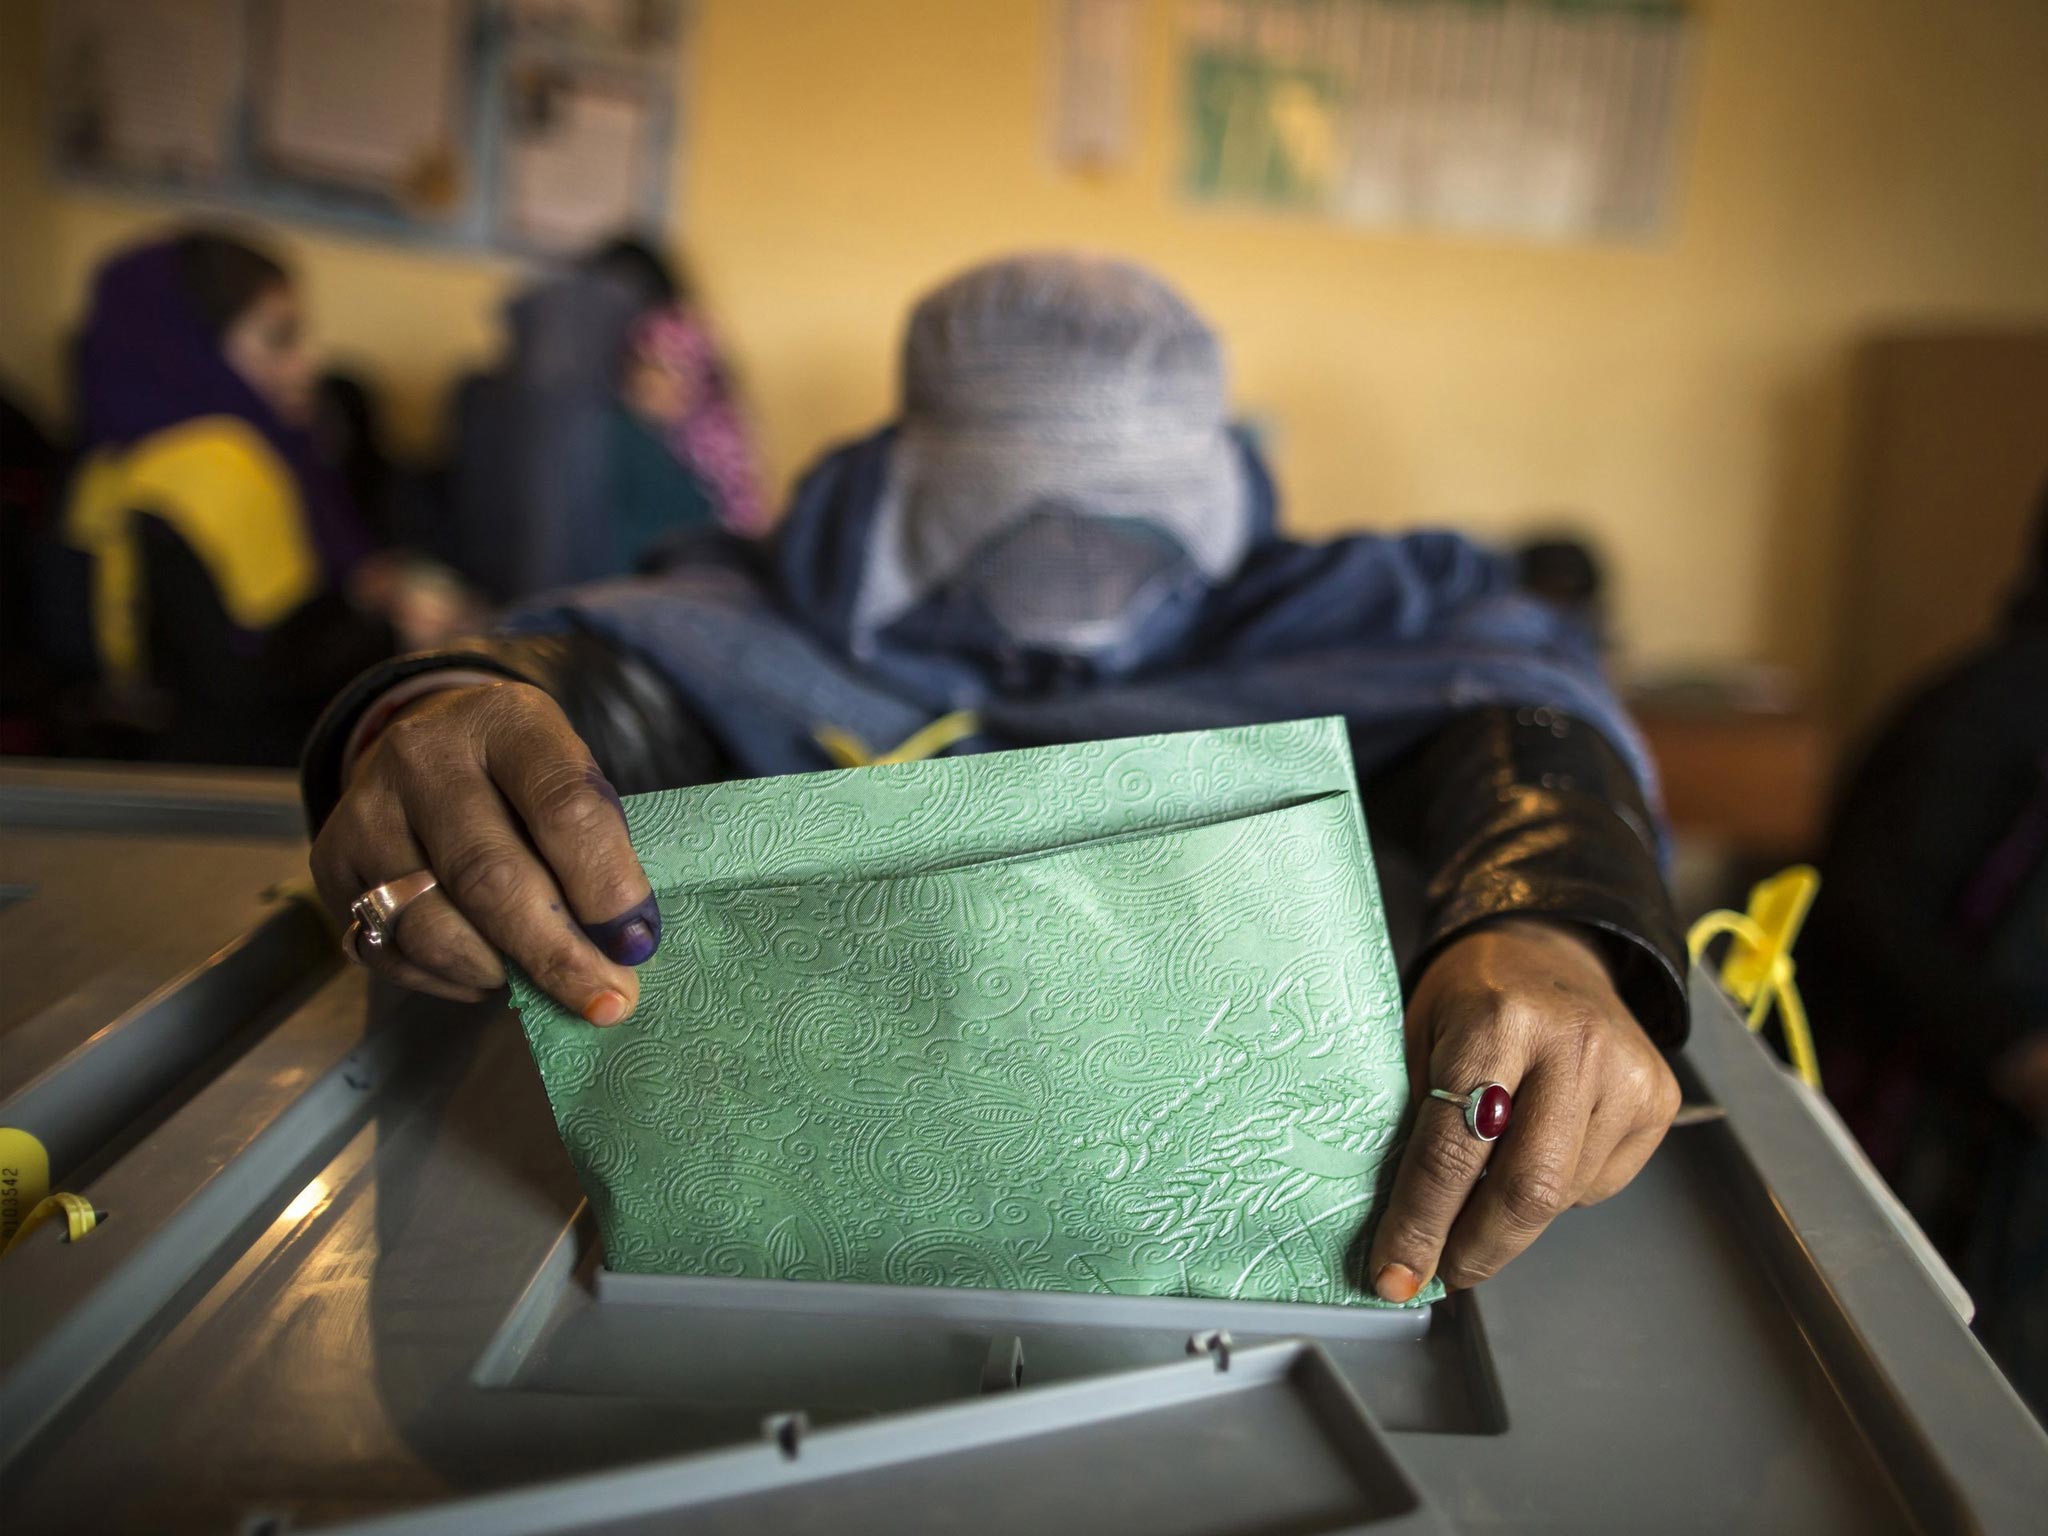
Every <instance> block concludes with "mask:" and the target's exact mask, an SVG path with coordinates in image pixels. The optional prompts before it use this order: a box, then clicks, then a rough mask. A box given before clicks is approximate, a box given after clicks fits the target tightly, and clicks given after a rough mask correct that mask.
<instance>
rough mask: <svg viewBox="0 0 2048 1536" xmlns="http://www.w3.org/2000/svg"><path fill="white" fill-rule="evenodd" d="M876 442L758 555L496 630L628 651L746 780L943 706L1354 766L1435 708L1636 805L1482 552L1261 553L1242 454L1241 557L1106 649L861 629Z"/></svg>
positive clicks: (1009, 739)
mask: <svg viewBox="0 0 2048 1536" xmlns="http://www.w3.org/2000/svg"><path fill="white" fill-rule="evenodd" d="M893 436H894V433H893V430H892V429H885V430H884V431H882V432H879V433H877V434H875V435H874V436H872V437H869V438H866V439H863V440H861V441H859V442H855V443H852V444H850V445H847V446H844V447H842V448H839V449H837V450H836V451H834V452H832V453H830V454H828V455H827V456H826V457H825V458H824V459H823V461H822V462H820V463H819V464H818V465H817V466H816V467H815V468H813V469H812V470H811V472H810V473H809V474H808V475H806V476H805V478H804V480H803V482H802V483H801V485H800V486H799V487H798V489H797V493H796V496H795V499H794V502H793V504H792V506H791V508H790V510H789V513H788V515H787V517H786V518H785V519H784V520H783V523H782V525H781V527H780V529H779V530H778V532H777V535H776V537H775V538H774V540H773V541H772V542H771V543H770V544H769V545H767V546H765V547H764V546H760V545H750V544H747V543H745V542H743V541H740V540H736V539H730V538H725V537H722V536H719V535H715V534H713V535H707V536H705V537H703V538H701V539H700V540H698V541H697V542H694V543H692V544H690V545H688V546H685V547H684V548H682V549H681V550H679V551H678V552H677V554H676V557H675V559H674V561H673V563H672V564H671V565H670V566H669V567H668V568H667V569H666V570H664V571H663V572H662V573H661V574H659V575H654V576H644V577H636V578H633V579H629V580H622V581H612V582H605V583H600V584H597V585H593V586H586V587H580V588H577V589H574V590H572V591H568V592H565V593H557V594H554V595H552V596H549V597H546V598H542V599H539V600H537V601H536V602H534V603H533V604H531V605H529V606H527V607H525V608H523V609H520V610H517V611H515V612H514V613H513V614H512V615H510V616H509V618H508V620H507V622H506V627H507V628H508V629H509V630H511V631H513V632H521V631H524V632H535V631H542V632H559V631H562V630H564V629H570V628H581V629H584V630H587V631H589V632H591V633H594V634H596V635H599V636H601V637H603V638H605V639H607V640H609V641H611V642H613V643H614V644H617V645H620V646H623V647H625V648H627V649H629V650H631V651H633V652H636V653H637V654H639V655H640V656H642V657H644V658H645V659H646V660H647V661H648V662H650V663H652V664H653V666H654V667H656V668H657V669H658V670H659V671H660V672H661V673H662V674H663V675H664V676H665V677H666V678H667V679H668V680H669V682H670V683H672V684H673V685H674V686H675V688H676V689H677V691H678V693H679V694H680V695H681V696H682V698H683V700H684V701H685V702H686V703H687V704H688V706H689V707H690V709H691V710H692V712H693V713H694V714H695V715H696V717H697V718H698V719H699V720H700V721H701V722H702V723H703V724H704V725H705V727H706V728H707V729H708V730H709V731H710V732H711V734H712V735H713V736H714V738H715V739H716V740H717V741H718V742H719V744H720V745H721V746H722V747H723V748H724V750H725V752H726V754H727V755H728V757H729V758H730V760H731V761H732V763H733V765H734V767H735V768H736V770H737V771H738V772H740V773H742V774H746V775H754V776H760V775H768V774H781V773H802V772H807V771H810V770H814V769H820V768H825V767H829V766H831V762H830V760H829V758H828V757H827V755H826V753H825V752H824V750H823V749H822V748H821V747H820V745H819V744H818V741H817V739H816V736H815V732H816V731H817V730H818V729H819V728H820V727H826V726H830V727H836V728H837V729H839V730H840V731H844V732H847V733H849V734H851V735H853V736H855V737H858V738H859V739H861V740H862V741H865V742H867V743H868V744H870V745H871V746H873V747H874V748H875V749H877V750H882V749H886V748H888V747H891V746H893V745H895V744H896V743H897V742H899V741H902V740H903V739H905V738H906V737H908V736H910V735H911V734H912V733H914V732H915V731H917V730H918V729H920V728H921V727H923V726H924V725H926V724H928V723H929V722H930V721H931V720H932V719H933V718H934V717H936V716H938V715H941V714H945V713H947V712H949V711H952V710H957V709H973V710H975V711H977V712H978V714H979V716H980V720H981V731H980V733H979V734H978V735H977V736H975V737H973V738H971V739H970V740H969V741H967V742H964V743H962V744H961V746H960V747H958V748H956V749H955V750H967V751H990V750H996V749H1000V748H1006V747H1020V746H1036V745H1044V744H1049V743H1055V742H1066V741H1082V740H1093V739H1100V738H1108V737H1117V736H1132V735H1141V734H1146V733H1150V732H1157V731H1178V730H1197V729H1204V728H1210V727H1217V726H1230V725H1249V724H1256V723H1261V722H1265V721H1273V720H1289V719H1298V718H1302V717H1306V716H1316V715H1341V716H1343V717H1344V718H1345V720H1346V721H1347V722H1348V724H1349V726H1350V735H1351V744H1352V751H1353V753H1354V755H1355V757H1356V758H1357V762H1358V767H1359V771H1360V772H1361V773H1371V772H1372V771H1373V770H1375V769H1376V768H1378V767H1381V766H1383V765H1384V764H1386V763H1387V762H1388V761H1390V760H1391V759H1393V758H1395V757H1397V756H1398V755H1400V754H1401V753H1402V752H1403V751H1404V750H1406V749H1407V748H1409V747H1411V746H1413V745H1415V744H1416V743H1418V742H1419V741H1421V740H1422V738H1424V737H1425V736H1427V735H1429V734H1430V733H1431V732H1432V731H1433V730H1435V729H1437V728H1438V727H1440V726H1442V725H1444V724H1445V723H1447V722H1448V721H1449V720H1450V719H1451V718H1452V717H1453V716H1455V715H1457V714H1460V713H1463V712H1465V711H1469V710H1473V709H1477V708H1482V707H1485V706H1489V705H1506V706H1510V707H1538V706H1540V707H1547V708H1550V709H1554V710H1558V711H1561V712H1563V713H1565V714H1567V715H1570V716H1572V717H1574V718H1576V719H1579V720H1582V721H1584V722H1586V723H1587V724H1588V725H1591V726H1593V727H1594V728H1596V729H1597V730H1599V731H1600V732H1601V733H1602V734H1603V735H1604V736H1605V737H1606V738H1607V739H1608V740H1609V741H1611V742H1612V743H1613V744H1614V746H1615V748H1616V749H1617V750H1618V751H1619V752H1620V753H1621V755H1622V757H1623V758H1624V759H1625V760H1626V761H1627V762H1628V764H1629V765H1630V767H1631V768H1632V769H1633V770H1634V772H1635V774H1636V776H1637V778H1638V779H1639V780H1640V781H1641V783H1642V785H1643V788H1644V791H1645V793H1646V794H1647V795H1649V796H1650V797H1651V799H1652V803H1653V804H1654V802H1655V778H1654V770H1653V768H1652V766H1651V762H1650V758H1649V754H1648V752H1647V751H1646V750H1645V748H1644V746H1643V743H1642V740H1641V738H1640V737H1639V736H1638V735H1637V733H1636V730H1635V728H1634V726H1633V725H1632V724H1631V723H1630V721H1629V719H1628V717H1627V715H1626V713H1625V712H1624V711H1623V709H1622V707H1621V705H1620V703H1619V701H1618V700H1617V699H1616V698H1615V696H1614V694H1613V692H1612V690H1611V689H1610V688H1609V687H1608V685H1607V683H1606V681H1605V679H1604V678H1603V677H1602V675H1601V672H1600V667H1599V663H1598V658H1597V655H1596V653H1595V650H1594V647H1593V645H1592V642H1591V640H1590V638H1589V637H1588V636H1587V635H1586V634H1585V633H1584V631H1583V630H1581V629H1580V628H1579V627H1578V626H1577V625H1575V624H1574V623H1572V622H1571V621H1569V620H1567V619H1566V618H1564V617H1563V616H1562V615H1560V614H1559V613H1557V612H1556V611H1555V610H1553V609H1551V608H1549V607H1547V606H1546V605H1543V604H1541V603H1538V602H1535V601H1533V600H1531V599H1529V598H1526V597H1524V596H1522V595H1520V594H1518V593H1517V592H1516V591H1515V590H1514V583H1513V570H1512V565H1511V562H1510V561H1509V560H1508V559H1507V558H1506V557H1505V556H1503V555H1500V554H1497V553H1494V552H1491V551H1488V550H1485V549H1482V548H1480V547H1479V546H1477V545H1475V544H1473V543H1471V542H1469V541H1468V540H1466V539H1463V538H1461V537H1459V536H1458V535H1456V534H1452V533H1444V532H1426V533H1411V534H1406V535H1402V536H1399V537H1389V536H1383V535H1379V534H1360V535H1357V536H1354V537H1349V538H1342V539H1337V540H1333V541H1331V542H1329V543H1325V544H1305V543H1298V542H1295V541H1293V540H1289V539H1283V538H1281V537H1280V536H1279V535H1278V533H1277V530H1276V527H1275V519H1274V496H1273V488H1272V482H1271V480H1270V478H1269V477H1268V476H1267V474H1266V472H1265V469H1264V466H1263V465H1262V464H1261V463H1260V461H1259V458H1258V455H1257V453H1256V451H1255V450H1254V449H1253V448H1252V446H1251V444H1250V443H1249V442H1248V441H1243V440H1240V447H1241V448H1242V451H1243V453H1244V455H1245V463H1246V469H1247V473H1248V477H1249V480H1250V483H1251V485H1252V488H1253V493H1254V495H1253V501H1254V507H1253V520H1254V523H1253V537H1252V542H1251V548H1250V552H1249V554H1248V555H1247V557H1246V559H1245V560H1244V562H1243V564H1242V565H1241V566H1240V567H1239V568H1238V570H1237V571H1236V572H1234V573H1233V574H1232V575H1231V576H1230V577H1228V578H1227V579H1226V580H1224V581H1222V582H1221V583H1219V584H1215V585H1209V584H1206V583H1203V582H1201V581H1200V580H1199V579H1196V578H1191V579H1190V580H1188V581H1187V582H1185V583H1184V584H1183V586H1182V588H1181V589H1180V590H1179V591H1178V592H1177V593H1176V594H1175V598H1174V600H1173V601H1172V602H1169V603H1167V604H1166V605H1164V606H1163V607H1162V608H1161V609H1160V610H1159V611H1158V612H1157V613H1156V614H1155V615H1154V616H1153V618H1152V619H1150V620H1149V621H1148V622H1147V623H1146V625H1145V626H1144V627H1143V628H1142V630H1141V631H1140V632H1139V633H1138V634H1137V635H1136V636H1135V637H1133V638H1131V639H1130V640H1128V641H1126V642H1125V643H1124V645H1123V646H1122V647H1121V648H1120V649H1119V650H1118V651H1117V652H1116V653H1115V654H1109V655H1095V656H1090V657H1087V658H1079V657H1073V656H1050V655H1032V654H1028V653H1020V652H1018V651H1017V650H1015V649H1014V648H1013V647H1010V646H1008V645H1006V644H1005V643H1004V641H1003V638H1002V636H1001V634H1000V632H999V631H997V630H996V629H995V628H994V627H993V626H991V625H989V624H988V623H986V622H985V620H984V619H983V618H982V616H980V615H977V614H976V613H974V612H972V611H966V612H962V611H959V610H958V609H957V607H956V608H954V609H947V608H946V607H945V606H944V605H943V604H941V605H940V606H939V607H938V608H937V609H933V608H930V607H927V608H926V609H923V610H919V611H916V612H913V613H911V614H908V615H905V616H904V617H903V618H901V619H899V620H897V621H896V622H895V623H893V624H892V625H890V626H889V627H887V628H885V629H883V630H880V631H878V632H874V633H865V634H864V633H861V632H859V631H858V630H857V628H856V620H855V612H856V603H855V598H856V596H857V591H858V587H859V583H860V579H861V573H862V571H863V569H864V566H865V562H864V559H863V554H864V551H865V549H866V547H867V543H868V541H869V539H870V538H871V537H873V535H874V525H875V518H876V512H877V507H878V504H879V502H880V500H881V491H882V483H883V478H884V475H885V473H886V470H887V465H888V454H889V447H890V444H891V442H892V440H893Z"/></svg>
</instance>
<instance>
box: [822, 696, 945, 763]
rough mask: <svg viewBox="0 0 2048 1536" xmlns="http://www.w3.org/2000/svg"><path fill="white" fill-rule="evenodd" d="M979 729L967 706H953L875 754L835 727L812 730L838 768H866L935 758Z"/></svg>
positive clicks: (852, 736) (851, 735) (848, 733)
mask: <svg viewBox="0 0 2048 1536" xmlns="http://www.w3.org/2000/svg"><path fill="white" fill-rule="evenodd" d="M980 729H981V717H980V716H979V715H977V714H975V712H974V711H973V710H971V709H956V710H954V711H953V713H951V714H950V715H941V716H939V718H938V719H936V720H934V721H933V722H932V723H931V724H930V725H927V726H926V727H925V728H924V729H923V730H921V731H918V732H916V733H915V734H914V735H911V736H909V737H907V738H905V740H904V741H903V743H902V744H901V745H900V746H897V747H893V748H891V749H890V750H889V751H887V752H884V753H882V754H881V755H880V756H876V755H875V754H874V753H873V752H872V751H871V750H869V747H868V744H867V743H866V742H864V741H862V740H861V739H860V738H859V737H858V736H855V735H853V734H851V733H850V732H847V731H842V730H840V729H839V728H838V727H837V726H832V725H821V726H819V727H818V728H817V730H816V731H814V732H813V733H812V735H813V737H814V738H815V739H816V741H817V743H818V745H819V746H821V747H823V748H824V749H825V753H826V755H827V756H828V757H830V758H831V759H832V761H833V762H834V763H836V764H838V765H839V766H840V767H841V768H870V767H875V766H877V765H879V764H882V763H919V762H923V761H924V760H925V759H926V758H930V757H937V756H938V755H939V754H940V753H941V752H944V751H945V750H946V749H947V748H948V747H950V746H953V745H954V744H955V743H957V742H962V741H965V740H966V739H967V738H968V737H970V736H972V735H973V734H974V733H975V732H976V731H979V730H980Z"/></svg>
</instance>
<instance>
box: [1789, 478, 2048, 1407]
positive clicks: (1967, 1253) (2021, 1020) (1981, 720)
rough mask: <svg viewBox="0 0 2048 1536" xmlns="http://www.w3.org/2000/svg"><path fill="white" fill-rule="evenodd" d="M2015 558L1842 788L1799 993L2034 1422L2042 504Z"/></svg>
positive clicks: (2042, 1168) (2047, 608) (2045, 876)
mask: <svg viewBox="0 0 2048 1536" xmlns="http://www.w3.org/2000/svg"><path fill="white" fill-rule="evenodd" d="M2029 559H2030V563H2029V565H2028V567H2027V568H2026V569H2025V570H2023V571H2022V572H2021V575H2020V580H2019V583H2018V589H2017V591H2016V592H2015V595H2014V597H2013V600H2012V603H2011V605H2010V607H2009V608H2008V609H2007V611H2006V614H2005V618H2004V622H2003V623H2002V624H2001V625H2000V627H1999V629H1998V632H1997V633H1996V635H1995V636H1994V637H1993V638H1992V639H1991V640H1990V641H1989V642H1988V643H1987V644H1985V645H1984V646H1982V647H1980V648H1979V649H1978V650H1977V651H1976V652H1974V653H1973V654H1971V655H1969V656H1967V657H1965V658H1964V659H1963V660H1961V661H1960V662H1958V663H1956V664H1955V665H1954V666H1952V667H1951V668H1949V669H1948V670H1947V671H1946V672H1944V673H1943V674H1942V675H1941V676H1940V677H1938V678H1936V679H1935V680H1934V681H1932V682H1930V683H1929V684H1927V685H1926V686H1925V687H1924V688H1922V689H1921V690H1920V691H1919V692H1918V693H1916V694H1915V695H1913V697H1911V698H1910V699H1908V700H1907V701H1906V703H1905V704H1903V705H1902V706H1901V707H1900V708H1899V710H1898V711H1897V713H1896V714H1894V715H1893V716H1892V718H1891V719H1890V720H1889V721H1888V722H1887V723H1886V724H1885V726H1884V727H1883V729H1882V730H1881V731H1879V733H1878V735H1877V737H1876V739H1875V741H1874V742H1873V744H1872V745H1871V746H1870V748H1869V750H1868V751H1867V752H1866V753H1865V754H1864V756H1863V757H1862V759H1861V760H1860V762H1859V763H1858V764H1857V766H1856V768H1855V770H1854V771H1853V772H1852V773H1851V774H1850V776H1849V778H1848V779H1847V781H1846V784H1845V786H1844V788H1843V790H1842V792H1841V794H1840V796H1839V797H1838V799H1837V802H1836V807H1835V811H1834V815H1833V818H1832V824H1831V828H1830V831H1829V836H1828V842H1827V848H1826V852H1825V854H1824V855H1823V857H1822V858H1821V860H1820V869H1821V875H1822V888H1821V898H1820V900H1819V901H1818V902H1817V903H1816V904H1815V906H1814V910H1813V916H1812V917H1811V918H1810V919H1809V921H1808V923H1807V927H1806V932H1805V935H1804V936H1803V938H1802V939H1801V942H1800V948H1799V978H1800V982H1801V985H1802V987H1803V989H1804V990H1805V992H1806V995H1807V1001H1808V1005H1809V1008H1810V1010H1811V1012H1812V1014H1813V1017H1814V1019H1815V1020H1816V1021H1817V1022H1818V1023H1819V1024H1820V1025H1821V1026H1822V1028H1821V1033H1820V1040H1821V1045H1822V1048H1823V1052H1824V1054H1823V1058H1822V1060H1823V1068H1824V1076H1825V1079H1826V1081H1827V1084H1828V1093H1829V1097H1830V1098H1832V1099H1833V1100H1834V1101H1835V1103H1836V1105H1837V1106H1838V1107H1839V1108H1840V1109H1841V1111H1842V1114H1843V1117H1844V1118H1845V1119H1846V1120H1847V1121H1848V1122H1849V1125H1850V1126H1851V1128H1852V1129H1854V1130H1855V1132H1856V1135H1857V1138H1858V1139H1859V1140H1860V1141H1861V1142H1862V1143H1863V1145H1864V1147H1865V1148H1866V1149H1867V1150H1868V1151H1869V1153H1870V1157H1871V1161H1872V1162H1874V1163H1875V1164H1876V1165H1877V1168H1878V1170H1879V1171H1880V1172H1881V1173H1883V1174H1884V1176H1885V1178H1886V1179H1887V1180H1889V1181H1890V1183H1891V1185H1892V1187H1893V1188H1894V1189H1896V1190H1897V1191H1898V1193H1899V1197H1900V1199H1902V1200H1903V1201H1904V1202H1905V1205H1906V1208H1907V1209H1908V1210H1910V1211H1911V1212H1912V1213H1913V1215H1914V1217H1915V1219H1917V1220H1918V1221H1919V1223H1920V1225H1921V1226H1922V1227H1923V1228H1924V1229H1925V1230H1926V1232H1927V1235H1928V1237H1929V1238H1931V1239H1932V1240H1933V1242H1934V1244H1935V1246H1936V1247H1937V1248H1938V1249H1939V1250H1940V1251H1941V1253H1942V1255H1943V1256H1944V1257H1945V1258H1946V1259H1948V1261H1949V1263H1950V1264H1951V1265H1952V1266H1953V1267H1954V1268H1955V1270H1956V1272H1957V1274H1958V1275H1959V1276H1960V1277H1961V1279H1962V1281H1963V1283H1964V1285H1965V1286H1966V1287H1967V1288H1968V1289H1969V1292H1970V1295H1971V1297H1972V1298H1973V1299H1974V1300H1975V1301H1976V1303H1977V1322H1976V1326H1977V1330H1978V1333H1979V1334H1980V1336H1981V1337H1982V1338H1983V1340H1984V1343H1985V1345H1986V1347H1987V1348H1988V1349H1989V1350H1990V1351H1991V1354H1992V1355H1993V1357H1994V1358H1996V1359H1997V1360H1998V1361H1999V1363H2000V1364H2001V1365H2002V1366H2003V1367H2004V1368H2005V1371H2006V1374H2007V1375H2009V1376H2010V1377H2011V1378H2012V1380H2013V1383H2014V1385H2015V1386H2017V1387H2018V1388H2019V1390H2020V1393H2021V1395H2022V1396H2024V1397H2026V1398H2027V1399H2028V1401H2029V1402H2031V1403H2032V1404H2033V1407H2034V1410H2035V1412H2037V1413H2040V1414H2042V1415H2043V1416H2044V1417H2048V487H2044V488H2043V491H2042V496H2041V504H2040V507H2039V510H2038V514H2037V519H2036V526H2035V532H2034V547H2033V549H2032V550H2031V552H2030V556H2029Z"/></svg>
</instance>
